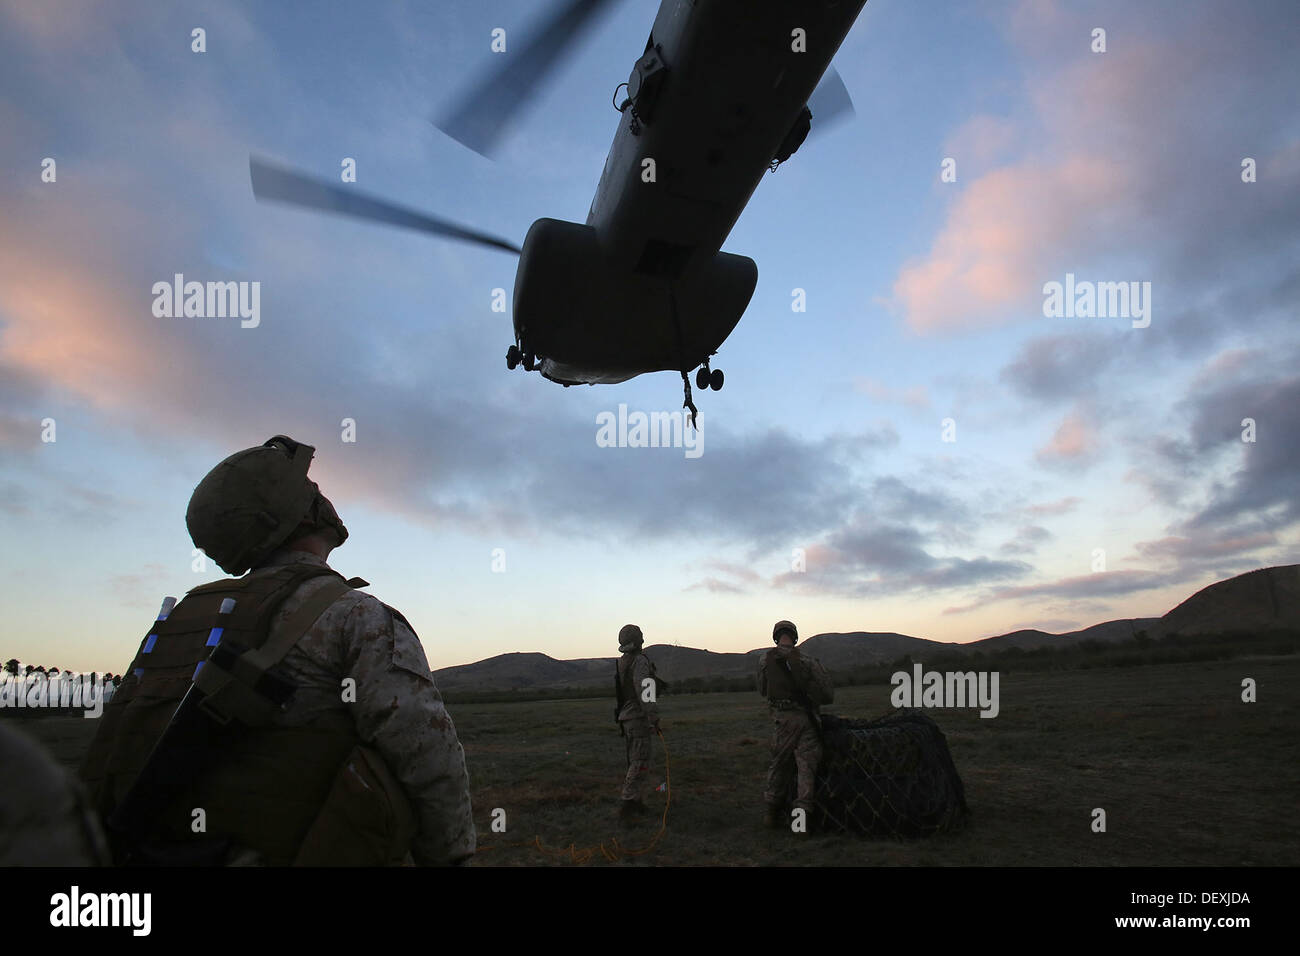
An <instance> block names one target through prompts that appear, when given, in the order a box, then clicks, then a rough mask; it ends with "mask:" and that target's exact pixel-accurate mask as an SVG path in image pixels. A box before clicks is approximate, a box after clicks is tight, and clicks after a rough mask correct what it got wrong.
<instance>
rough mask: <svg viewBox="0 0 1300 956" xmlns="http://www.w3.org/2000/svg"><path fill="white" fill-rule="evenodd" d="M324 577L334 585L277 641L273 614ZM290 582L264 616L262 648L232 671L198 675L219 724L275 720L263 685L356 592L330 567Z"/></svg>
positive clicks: (296, 615) (292, 619) (205, 670)
mask: <svg viewBox="0 0 1300 956" xmlns="http://www.w3.org/2000/svg"><path fill="white" fill-rule="evenodd" d="M325 575H329V576H331V580H330V581H328V582H327V583H326V584H325V585H324V586H323V587H321V588H320V590H318V591H317V592H316V593H315V594H313V595H312V596H311V597H310V598H308V599H307V600H306V601H305V602H304V603H303V605H302V606H301V607H299V608H298V609H297V610H295V611H294V612H293V613H292V614H291V615H290V616H289V618H288V620H286V621H285V623H284V626H283V627H282V628H281V629H280V632H279V634H278V635H277V636H272V635H271V634H270V621H269V617H270V613H272V612H273V611H274V610H275V609H277V608H278V607H279V606H280V605H281V604H282V603H283V602H284V600H287V599H288V597H289V596H290V595H292V594H293V593H294V592H295V591H296V590H297V588H298V586H299V585H301V584H302V583H304V582H305V581H307V580H310V579H311V578H315V577H321V576H325ZM289 579H290V580H289V582H288V583H287V584H284V585H282V588H283V590H284V591H285V593H284V596H283V597H282V598H280V599H279V600H277V601H274V602H268V603H273V605H274V606H273V607H270V608H267V609H265V610H264V612H263V613H264V615H265V617H266V624H265V630H264V632H263V633H264V634H265V635H266V636H265V638H264V640H263V641H262V643H261V645H260V646H258V647H254V648H250V649H248V650H246V651H245V652H244V653H242V654H240V655H239V656H238V657H237V658H235V660H234V662H233V663H232V664H231V667H230V669H229V670H225V669H224V668H221V667H214V666H206V667H202V668H200V669H199V670H198V671H197V672H196V673H195V675H194V683H195V685H196V686H197V687H198V688H199V689H200V690H201V691H203V693H204V695H205V698H206V699H205V700H204V701H203V704H202V705H201V706H202V707H203V709H204V710H206V711H207V712H208V713H209V714H211V715H212V716H213V717H214V719H216V720H217V721H218V722H220V723H223V724H224V723H227V722H228V721H229V720H230V719H231V718H238V719H239V720H240V721H241V722H243V723H245V724H248V725H251V726H257V725H260V724H263V723H265V722H266V721H267V720H269V719H270V717H271V715H272V714H273V713H274V711H275V709H276V707H275V705H273V704H272V703H271V701H270V700H268V699H267V698H266V697H264V696H263V695H262V694H260V693H259V692H258V691H257V690H256V688H257V687H258V685H259V682H260V681H261V680H262V678H263V676H264V675H266V674H267V672H269V671H271V670H272V669H273V668H275V666H276V665H277V664H279V663H280V661H282V660H283V659H284V656H285V654H287V653H289V649H290V648H292V647H293V646H294V645H295V644H297V643H298V641H300V640H301V639H302V638H303V636H304V635H305V634H306V633H307V632H308V631H309V630H311V628H312V625H314V624H315V623H316V621H317V620H318V619H319V618H320V616H321V615H322V614H324V613H325V611H326V610H327V609H328V608H329V607H330V605H332V604H333V603H334V602H335V601H337V600H338V599H339V598H341V597H342V596H343V595H344V594H346V593H347V592H348V591H349V590H350V589H351V582H350V581H344V580H343V576H342V575H341V574H339V573H338V572H336V571H334V570H332V569H330V568H321V567H315V566H313V567H308V568H305V569H302V568H300V569H295V573H293V574H292V575H289ZM353 580H358V579H353Z"/></svg>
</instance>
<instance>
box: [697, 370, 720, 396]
mask: <svg viewBox="0 0 1300 956" xmlns="http://www.w3.org/2000/svg"><path fill="white" fill-rule="evenodd" d="M725 378H726V376H724V375H723V374H722V369H720V368H715V369H714V370H713V371H712V372H710V373H709V388H711V389H713V390H714V391H715V392H720V391H722V383H723V381H724V380H725ZM700 387H701V388H703V387H704V386H700Z"/></svg>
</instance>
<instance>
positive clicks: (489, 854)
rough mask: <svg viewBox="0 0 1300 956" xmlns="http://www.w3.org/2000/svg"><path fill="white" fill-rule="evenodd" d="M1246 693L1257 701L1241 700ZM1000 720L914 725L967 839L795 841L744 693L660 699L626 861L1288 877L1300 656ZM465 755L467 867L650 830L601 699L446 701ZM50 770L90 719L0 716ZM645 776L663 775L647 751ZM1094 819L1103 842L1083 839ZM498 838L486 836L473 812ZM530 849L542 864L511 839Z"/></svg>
mask: <svg viewBox="0 0 1300 956" xmlns="http://www.w3.org/2000/svg"><path fill="white" fill-rule="evenodd" d="M1246 677H1250V678H1253V679H1254V680H1255V681H1256V682H1257V685H1258V702H1257V703H1250V704H1248V703H1243V702H1242V701H1241V681H1242V679H1243V678H1246ZM889 690H890V688H889V687H888V686H887V685H882V686H880V687H853V688H846V689H844V690H842V691H840V692H838V693H837V696H836V702H835V704H833V705H832V706H830V707H827V708H825V709H826V710H827V711H828V712H832V713H837V714H841V715H844V716H854V717H874V716H877V715H879V714H881V713H883V712H885V711H886V710H887V709H889V699H888V698H889ZM1000 690H1001V712H1000V714H999V716H998V717H996V718H994V719H981V718H980V717H979V716H978V712H977V711H976V710H965V711H931V712H930V713H931V716H933V717H935V719H936V720H937V721H938V723H939V726H940V727H941V728H942V729H943V731H944V733H945V734H946V735H947V738H948V743H949V746H950V747H951V749H952V755H953V760H954V761H955V763H956V765H957V769H958V771H959V772H960V773H961V776H962V779H963V781H964V783H965V786H966V798H967V803H968V804H969V805H970V809H971V814H972V816H971V822H970V825H969V826H968V827H967V828H966V829H965V830H964V831H962V832H959V833H955V834H950V835H944V836H939V837H931V838H928V839H924V840H914V841H894V840H881V839H864V838H856V837H847V836H839V835H828V834H817V833H811V834H802V835H796V834H792V833H788V832H784V831H777V832H773V831H769V830H765V829H763V828H762V827H761V826H760V823H761V818H762V809H763V808H762V789H763V779H764V775H765V772H766V766H767V759H768V727H767V714H766V707H765V705H764V704H763V702H762V701H761V700H760V698H759V697H758V695H757V694H754V693H748V694H739V693H735V694H692V695H684V696H669V697H665V698H663V699H662V700H661V701H660V711H661V713H662V715H663V726H664V733H665V738H666V742H667V746H668V749H669V756H670V759H671V777H672V803H671V806H670V807H669V811H668V819H667V828H666V830H665V832H664V833H663V835H662V837H661V838H660V839H659V841H658V843H657V845H656V846H655V847H654V849H653V850H652V851H651V852H649V853H647V854H644V855H641V856H636V857H628V858H624V859H625V860H626V862H630V863H633V864H635V865H671V866H695V865H719V864H721V865H773V864H781V865H816V866H879V865H900V864H901V865H923V866H934V865H967V866H970V865H981V866H1008V865H1029V866H1110V865H1122V866H1127V865H1154V866H1206V865H1219V866H1238V865H1273V866H1277V865H1286V866H1293V865H1295V864H1297V863H1300V822H1297V818H1296V808H1297V797H1300V657H1295V656H1287V657H1268V658H1263V657H1261V658H1244V659H1238V660H1231V661H1221V662H1210V663H1180V664H1162V665H1151V666H1143V667H1118V668H1092V669H1088V670H1069V671H1055V672H1041V671H1040V672H1024V673H1021V674H1016V673H1007V672H1005V671H1004V672H1002V675H1001V688H1000ZM450 709H451V712H452V716H453V717H454V719H455V721H456V725H457V728H458V730H459V731H460V735H461V740H462V741H463V743H464V746H465V751H466V754H467V756H468V762H469V769H470V778H471V785H472V788H473V800H474V816H475V820H476V822H477V824H478V828H479V842H480V844H481V845H482V846H483V847H484V849H483V850H482V851H481V852H480V854H479V855H478V857H477V858H476V861H475V865H481V866H498V865H539V864H550V863H559V864H572V863H574V862H575V861H576V860H582V861H585V862H589V863H591V864H593V865H596V864H599V865H604V864H606V863H607V859H606V856H605V855H604V854H603V853H602V852H601V851H600V850H599V846H600V845H601V844H602V843H603V844H604V845H605V847H606V848H607V849H612V847H613V843H612V841H613V839H614V838H617V839H618V841H619V842H620V843H621V844H622V845H623V846H624V847H626V848H640V847H643V846H644V845H645V844H647V843H648V842H649V841H650V840H651V838H652V837H653V836H654V835H655V832H656V831H657V830H658V814H659V813H660V812H661V811H662V809H663V805H664V796H665V795H664V794H663V793H655V794H652V795H651V798H650V800H649V801H648V802H649V803H650V805H651V807H652V809H653V810H654V811H655V814H656V816H655V819H654V821H653V822H646V823H644V824H643V825H642V826H640V827H638V828H636V829H632V830H626V831H625V830H620V829H619V827H618V826H617V823H616V819H615V817H616V813H617V809H618V794H619V788H620V786H621V781H622V777H623V773H624V768H625V765H624V754H623V742H622V740H621V738H620V737H619V735H618V730H617V728H616V726H615V724H614V723H613V721H612V719H611V710H612V702H611V701H607V700H603V699H600V700H566V701H545V702H519V703H493V704H461V705H455V704H453V705H451V708H450ZM10 719H12V720H16V721H18V722H20V723H21V725H22V727H23V729H25V730H27V731H28V732H29V733H31V734H32V735H33V736H36V737H38V738H39V739H41V740H42V741H44V742H45V743H46V744H47V746H49V747H50V748H51V749H52V750H53V752H54V754H55V756H56V757H57V758H58V759H59V760H61V761H62V762H64V763H65V764H67V765H69V766H75V765H76V763H77V762H78V760H79V759H80V756H81V753H82V751H83V750H84V748H85V746H86V744H87V742H88V740H89V737H90V735H91V734H92V733H93V731H94V723H95V722H94V721H90V720H82V719H80V718H65V717H45V718H37V719H30V718H10ZM654 746H655V755H654V774H655V776H654V778H653V782H654V783H655V784H658V783H659V782H661V781H662V780H663V779H664V777H663V769H664V751H663V746H662V745H661V743H660V742H659V741H658V740H657V739H656V741H655V745H654ZM1095 807H1101V808H1103V809H1104V810H1105V811H1106V823H1107V829H1106V832H1105V833H1094V832H1092V829H1091V822H1092V810H1093V808H1095ZM494 808H501V809H503V810H504V811H505V820H506V825H507V831H506V832H505V833H503V834H502V833H494V832H492V831H491V828H490V824H491V821H492V811H493V809H494ZM534 837H540V838H541V841H542V842H543V844H544V845H545V846H546V847H547V849H548V850H551V851H563V850H565V848H567V847H569V846H570V845H573V846H575V847H576V848H577V849H578V850H579V851H585V852H578V853H576V854H570V853H565V852H539V851H538V850H537V849H536V848H535V847H533V846H517V845H514V846H512V844H520V843H527V842H529V841H532V840H533V838H534Z"/></svg>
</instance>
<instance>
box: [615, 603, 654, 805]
mask: <svg viewBox="0 0 1300 956" xmlns="http://www.w3.org/2000/svg"><path fill="white" fill-rule="evenodd" d="M644 643H645V638H644V637H643V636H642V635H641V628H639V627H637V626H636V625H635V624H628V625H625V626H624V627H623V629H622V630H621V631H619V632H618V649H619V652H620V653H621V654H622V655H623V656H622V657H620V658H619V659H618V664H617V665H616V666H615V669H614V689H615V693H616V694H617V697H618V710H617V711H616V716H617V718H618V722H619V730H620V731H622V734H623V737H624V739H625V740H626V741H627V777H626V778H625V779H624V780H623V802H622V804H621V805H620V807H619V811H618V818H619V821H620V822H621V823H623V824H625V825H626V824H629V823H630V822H631V821H632V820H633V819H635V818H636V817H637V816H638V815H640V814H642V813H645V809H646V807H645V802H644V800H643V796H644V790H645V781H646V778H647V777H648V776H649V774H650V731H651V730H652V729H653V730H654V732H655V733H658V732H659V706H658V704H657V702H656V698H657V696H658V691H659V680H658V678H656V677H655V672H654V665H653V664H652V663H650V658H648V657H646V655H645V652H644V651H643V650H641V646H642V645H643V644H644Z"/></svg>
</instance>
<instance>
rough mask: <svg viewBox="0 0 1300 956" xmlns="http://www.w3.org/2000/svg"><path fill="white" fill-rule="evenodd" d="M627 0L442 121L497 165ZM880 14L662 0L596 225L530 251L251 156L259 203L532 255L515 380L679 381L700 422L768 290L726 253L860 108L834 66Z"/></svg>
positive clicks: (743, 1) (514, 63) (573, 7)
mask: <svg viewBox="0 0 1300 956" xmlns="http://www.w3.org/2000/svg"><path fill="white" fill-rule="evenodd" d="M615 2H617V0H563V2H562V3H560V4H559V5H557V8H556V9H555V10H554V12H553V13H552V14H551V15H550V16H549V17H547V18H545V20H544V21H543V22H541V23H540V25H539V26H537V27H536V28H535V29H534V31H533V32H532V33H531V35H530V37H529V39H528V40H527V42H525V43H524V44H522V49H521V50H520V52H518V53H505V54H503V55H502V61H503V62H502V65H501V66H499V67H497V68H494V69H492V70H489V71H488V72H486V73H485V74H484V75H483V76H482V77H481V78H479V80H478V81H477V82H476V83H474V84H473V85H472V86H471V87H470V89H469V90H468V92H467V93H466V94H464V95H462V96H461V97H460V98H459V99H458V100H457V102H456V104H455V105H454V106H453V107H452V108H451V109H449V110H447V111H446V112H444V113H442V114H441V115H439V116H438V117H437V118H435V120H434V123H435V125H436V126H437V127H438V128H439V129H441V130H442V131H443V132H444V133H446V134H447V135H448V136H450V137H451V138H452V139H455V140H456V141H457V142H459V143H461V144H462V145H465V146H467V147H469V148H470V149H472V150H474V151H475V152H477V153H479V154H480V155H483V156H485V157H490V155H491V153H492V151H493V149H494V147H495V146H496V145H497V143H498V142H499V141H500V139H501V137H502V135H503V133H504V132H505V130H506V127H507V125H508V124H509V121H510V120H511V119H512V117H514V116H515V115H516V114H518V113H519V111H520V110H521V109H522V108H523V107H524V106H525V105H526V103H527V102H528V100H529V99H530V97H531V96H533V95H535V93H536V90H537V89H538V87H539V86H541V80H542V79H543V78H544V77H545V75H546V74H547V73H548V72H549V71H550V70H551V69H553V68H554V66H555V65H556V64H557V63H558V62H559V61H560V57H561V54H562V53H563V52H564V50H565V49H566V47H567V45H568V44H569V43H572V42H573V41H575V40H576V39H577V38H578V37H580V35H581V34H582V33H584V32H585V31H587V30H588V29H590V27H591V26H592V24H593V23H594V21H595V19H596V17H597V16H598V15H599V14H600V13H601V12H602V11H604V10H607V9H608V8H609V7H611V6H612V5H613V4H614V3H615ZM865 3H866V0H800V2H793V0H662V2H661V3H660V5H659V10H658V13H657V15H656V16H655V19H654V23H653V25H652V27H651V30H650V36H649V39H648V40H647V41H646V45H645V49H644V51H643V52H642V54H641V55H640V57H639V58H638V59H637V60H636V62H635V63H634V64H633V67H632V71H631V74H630V75H629V76H628V79H627V81H626V82H625V83H620V84H619V85H618V86H617V87H616V88H615V90H614V96H613V100H612V102H613V106H614V108H615V109H616V110H617V111H618V113H619V114H620V115H619V119H618V127H617V129H616V131H615V134H614V141H613V144H612V145H611V147H610V150H609V154H608V156H607V157H606V159H605V165H604V168H603V170H602V172H601V176H600V181H599V183H598V185H597V187H596V194H595V198H594V199H593V200H592V203H591V208H590V210H589V211H588V213H587V220H586V222H585V223H575V222H566V221H563V220H559V219H549V218H542V219H538V220H537V221H536V222H534V223H533V224H532V226H531V227H530V228H529V230H528V233H527V235H526V236H525V237H524V242H523V245H522V247H521V246H517V245H515V244H513V243H511V242H509V241H508V240H506V239H502V238H500V237H497V236H493V235H490V234H488V233H484V232H481V231H479V230H476V229H473V228H469V227H466V226H462V225H460V224H457V223H453V222H450V221H448V220H445V219H441V218H438V217H435V216H432V215H428V214H425V213H421V212H418V211H415V210H412V209H409V208H406V207H404V206H400V205H397V204H394V203H391V202H388V201H387V200H384V199H382V198H379V197H375V196H371V195H367V194H365V193H362V192H359V191H356V190H354V189H351V188H349V187H347V186H344V185H339V184H335V183H330V182H327V181H324V180H321V179H316V178H313V177H310V176H307V175H305V174H303V173H300V172H297V171H294V170H291V169H286V168H283V167H279V166H276V165H273V164H271V163H268V162H266V161H264V160H261V159H257V158H255V157H251V156H250V158H249V171H250V177H251V180H252V187H253V194H254V196H255V197H256V198H257V199H258V200H259V201H260V200H271V201H277V202H284V203H290V204H293V205H297V206H303V207H307V208H311V209H315V210H318V211H324V212H331V213H338V214H343V215H347V216H352V217H355V218H361V219H366V220H370V221H373V222H380V223H385V224H388V225H394V226H399V227H404V228H409V229H416V230H419V231H423V232H426V233H431V234H434V235H438V236H444V237H447V238H452V239H457V240H461V241H466V242H472V243H477V244H480V245H485V246H488V247H490V248H495V249H500V250H502V251H506V252H511V253H515V254H517V255H518V256H519V265H518V269H517V271H516V274H515V283H514V296H513V315H512V318H513V324H514V338H515V340H514V343H513V344H512V345H510V347H509V348H508V349H507V351H506V367H507V368H508V369H510V370H514V369H516V368H520V367H522V368H523V369H524V370H525V371H530V372H531V371H537V372H539V373H540V374H541V375H542V377H544V378H546V379H549V380H550V381H552V382H556V383H558V384H561V385H564V386H565V387H568V386H571V385H579V384H587V385H595V384H617V383H620V382H625V381H627V380H629V379H631V378H634V377H635V376H638V375H643V374H646V373H649V372H661V371H675V372H678V373H680V375H681V378H682V384H683V391H684V401H683V403H682V404H683V407H684V408H686V409H688V410H689V412H690V420H691V423H692V425H693V426H694V425H695V418H696V415H697V409H696V407H695V404H694V401H693V396H692V392H691V379H690V372H691V371H692V370H696V375H695V385H696V388H697V389H700V390H704V389H713V390H719V389H721V388H722V386H723V382H724V381H725V378H724V375H723V372H722V370H721V369H719V368H713V367H712V366H711V364H710V359H711V358H712V356H714V355H715V354H717V351H718V349H719V347H720V346H721V345H722V343H723V342H724V341H725V340H726V339H727V337H728V336H729V335H730V334H731V332H732V330H733V329H734V328H735V327H736V325H737V323H739V321H740V319H741V316H742V315H743V314H744V312H745V310H746V308H748V306H749V301H750V299H751V297H752V296H753V293H754V288H755V286H756V285H757V283H758V267H757V265H756V264H755V263H754V260H753V259H750V258H749V257H747V256H743V255H738V254H735V253H730V252H723V251H721V247H722V244H723V243H724V242H725V241H726V239H727V236H728V235H729V233H730V232H731V229H732V227H733V226H734V225H735V223H736V221H737V220H738V219H739V217H740V214H741V212H743V210H744V208H745V206H746V205H747V204H748V202H749V199H750V197H751V196H752V194H753V192H754V190H755V189H756V188H757V186H758V184H759V182H760V181H761V180H762V178H763V174H764V173H766V172H768V171H769V170H771V171H775V170H776V168H777V167H778V166H780V164H781V163H783V162H785V161H786V160H788V159H789V158H790V156H791V155H792V154H793V153H794V152H795V151H796V150H797V149H798V148H799V147H800V145H802V143H803V142H804V140H805V138H806V137H807V136H808V134H809V132H810V131H811V129H812V126H813V123H814V121H815V122H816V123H817V124H818V128H819V130H820V129H822V128H824V127H825V125H827V124H829V122H830V121H832V120H835V119H838V118H842V117H843V116H844V115H845V114H852V111H853V110H852V102H851V100H850V98H849V95H848V92H847V90H846V89H845V86H844V83H843V81H842V80H841V79H840V77H839V75H838V74H837V73H836V72H835V70H834V68H833V67H831V59H832V58H833V57H834V55H835V53H836V51H837V50H838V49H839V46H840V44H841V43H842V42H843V40H844V37H845V36H846V35H847V34H848V31H849V29H850V28H851V27H852V26H853V23H854V22H855V20H856V19H857V16H858V14H859V12H860V11H861V9H862V7H863V6H864V5H865ZM823 78H824V79H823ZM819 84H820V85H819ZM620 92H621V93H622V97H621V99H620Z"/></svg>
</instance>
